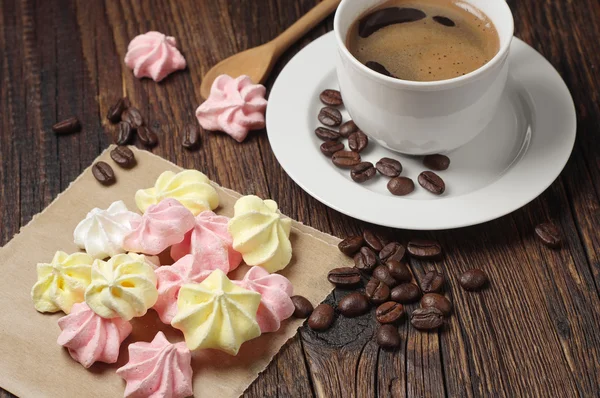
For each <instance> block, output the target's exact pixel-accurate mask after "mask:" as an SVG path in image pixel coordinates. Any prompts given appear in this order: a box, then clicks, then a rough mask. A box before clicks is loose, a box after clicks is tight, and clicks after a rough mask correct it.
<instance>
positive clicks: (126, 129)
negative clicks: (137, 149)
mask: <svg viewBox="0 0 600 398" xmlns="http://www.w3.org/2000/svg"><path fill="white" fill-rule="evenodd" d="M133 133H134V130H133V129H132V128H131V125H130V124H129V123H127V122H119V124H118V125H117V139H116V141H115V143H116V144H117V145H127V144H129V143H130V142H131V141H132V140H133Z"/></svg>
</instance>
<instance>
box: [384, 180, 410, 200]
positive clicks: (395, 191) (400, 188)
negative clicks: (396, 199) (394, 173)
mask: <svg viewBox="0 0 600 398" xmlns="http://www.w3.org/2000/svg"><path fill="white" fill-rule="evenodd" d="M387 189H388V191H390V192H391V193H392V195H396V196H404V195H408V194H409V193H412V191H414V190H415V183H414V182H413V180H411V179H410V178H408V177H394V178H392V179H391V180H390V181H388V184H387Z"/></svg>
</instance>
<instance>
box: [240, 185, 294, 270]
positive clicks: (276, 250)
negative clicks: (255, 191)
mask: <svg viewBox="0 0 600 398" xmlns="http://www.w3.org/2000/svg"><path fill="white" fill-rule="evenodd" d="M291 227H292V220H290V219H289V218H287V217H284V216H282V214H281V213H280V212H279V210H278V209H277V203H276V202H275V201H273V200H269V199H267V200H264V201H263V200H262V199H260V198H259V197H258V196H254V195H249V196H243V197H241V198H240V199H238V200H237V202H236V203H235V206H234V216H233V218H232V219H231V221H230V222H229V232H230V233H231V235H232V236H233V248H234V249H235V250H237V251H238V252H240V253H242V256H243V258H244V261H245V262H246V264H248V265H259V266H261V267H263V268H264V269H266V270H267V271H269V272H276V271H279V270H281V269H283V268H285V266H286V265H288V264H289V262H290V260H291V258H292V244H291V243H290V239H289V237H290V230H291Z"/></svg>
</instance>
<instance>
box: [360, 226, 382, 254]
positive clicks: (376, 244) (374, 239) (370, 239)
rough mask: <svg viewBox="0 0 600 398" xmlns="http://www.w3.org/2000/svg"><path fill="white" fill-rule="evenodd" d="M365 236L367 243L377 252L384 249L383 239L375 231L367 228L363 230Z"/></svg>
mask: <svg viewBox="0 0 600 398" xmlns="http://www.w3.org/2000/svg"><path fill="white" fill-rule="evenodd" d="M363 238H364V239H365V242H366V243H367V245H368V246H369V247H370V248H371V249H373V250H375V251H376V252H379V251H381V249H383V243H382V242H381V239H379V237H378V236H377V235H375V234H374V233H373V231H371V230H369V229H365V230H364V231H363Z"/></svg>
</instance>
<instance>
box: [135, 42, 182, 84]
mask: <svg viewBox="0 0 600 398" xmlns="http://www.w3.org/2000/svg"><path fill="white" fill-rule="evenodd" d="M125 65H127V66H128V67H129V68H130V69H133V75H134V76H135V77H137V78H138V79H141V78H142V77H149V78H151V79H152V80H154V81H155V82H159V81H161V80H162V79H164V78H165V77H167V76H168V75H170V74H171V73H172V72H175V71H176V70H179V69H185V67H186V63H185V58H184V57H183V55H181V53H180V52H179V50H178V49H177V40H175V38H174V37H171V36H166V35H164V34H162V33H160V32H148V33H144V34H142V35H138V36H136V37H134V38H133V40H131V42H130V43H129V46H127V54H126V55H125Z"/></svg>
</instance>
